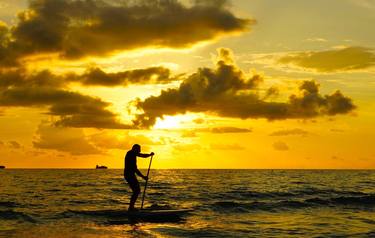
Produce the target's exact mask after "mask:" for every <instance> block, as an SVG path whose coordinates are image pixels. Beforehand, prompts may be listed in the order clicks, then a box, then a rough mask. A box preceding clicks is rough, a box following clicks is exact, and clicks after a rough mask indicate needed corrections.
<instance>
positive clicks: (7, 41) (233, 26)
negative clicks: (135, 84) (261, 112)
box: [0, 0, 254, 64]
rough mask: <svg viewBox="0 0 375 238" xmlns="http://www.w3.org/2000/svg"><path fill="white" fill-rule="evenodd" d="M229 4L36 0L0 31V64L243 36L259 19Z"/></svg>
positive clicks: (166, 0)
mask: <svg viewBox="0 0 375 238" xmlns="http://www.w3.org/2000/svg"><path fill="white" fill-rule="evenodd" d="M226 2H227V1H223V0H222V1H217V0H216V1H210V0H204V1H203V0H200V1H195V2H193V4H192V5H191V6H187V5H184V4H182V3H180V2H179V1H177V0H148V1H143V0H136V1H126V2H123V1H104V0H86V1H85V0H31V1H30V4H29V8H28V9H27V10H24V11H23V12H21V13H19V14H18V21H17V24H16V25H15V26H13V27H12V28H8V27H6V26H4V25H1V26H0V40H1V42H0V43H2V44H1V46H0V62H2V63H3V64H9V63H11V62H12V60H14V59H17V58H19V57H22V56H24V55H30V54H35V53H58V54H60V55H61V56H64V57H67V58H77V57H83V56H87V55H105V54H108V53H110V52H113V51H116V50H128V49H135V48H144V47H173V48H182V47H189V46H191V45H193V44H196V43H199V42H202V41H207V40H212V39H215V38H217V37H220V36H222V35H225V34H231V33H234V32H243V31H246V30H248V28H249V26H250V25H252V24H254V20H251V19H241V18H238V17H236V16H235V15H234V14H233V13H232V12H231V11H230V10H228V8H227V4H226Z"/></svg>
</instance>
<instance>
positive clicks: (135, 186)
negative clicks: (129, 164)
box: [128, 178, 141, 210]
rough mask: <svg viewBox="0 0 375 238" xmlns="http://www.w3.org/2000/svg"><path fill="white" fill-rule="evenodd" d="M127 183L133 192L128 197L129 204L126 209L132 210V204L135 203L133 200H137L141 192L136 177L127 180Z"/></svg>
mask: <svg viewBox="0 0 375 238" xmlns="http://www.w3.org/2000/svg"><path fill="white" fill-rule="evenodd" d="M129 185H130V188H131V189H132V191H133V194H132V196H131V197H130V204H129V209H128V210H134V205H135V202H136V201H137V198H138V195H139V193H140V192H141V188H140V187H139V183H138V180H137V179H136V178H135V179H134V180H133V179H132V181H131V182H129Z"/></svg>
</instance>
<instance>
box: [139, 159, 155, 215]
mask: <svg viewBox="0 0 375 238" xmlns="http://www.w3.org/2000/svg"><path fill="white" fill-rule="evenodd" d="M152 157H154V156H153V155H151V159H150V164H149V165H148V170H147V179H146V183H145V189H143V196H142V205H141V209H143V203H144V201H145V195H146V189H147V182H148V175H149V174H150V168H151V163H152Z"/></svg>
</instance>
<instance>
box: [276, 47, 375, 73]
mask: <svg viewBox="0 0 375 238" xmlns="http://www.w3.org/2000/svg"><path fill="white" fill-rule="evenodd" d="M278 62H279V63H282V64H293V65H296V66H298V67H302V68H306V69H312V70H316V71H318V72H337V71H350V70H363V69H367V68H370V67H373V66H374V65H375V53H374V51H373V50H372V49H369V48H364V47H347V48H343V49H335V50H327V51H311V52H301V53H295V54H290V55H286V56H283V57H281V58H280V59H279V60H278Z"/></svg>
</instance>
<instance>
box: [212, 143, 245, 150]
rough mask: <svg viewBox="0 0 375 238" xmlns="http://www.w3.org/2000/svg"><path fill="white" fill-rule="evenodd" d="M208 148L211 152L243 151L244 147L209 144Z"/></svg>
mask: <svg viewBox="0 0 375 238" xmlns="http://www.w3.org/2000/svg"><path fill="white" fill-rule="evenodd" d="M210 148H211V149H213V150H244V149H246V148H245V147H244V146H241V145H239V144H211V145H210Z"/></svg>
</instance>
